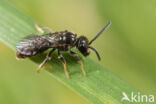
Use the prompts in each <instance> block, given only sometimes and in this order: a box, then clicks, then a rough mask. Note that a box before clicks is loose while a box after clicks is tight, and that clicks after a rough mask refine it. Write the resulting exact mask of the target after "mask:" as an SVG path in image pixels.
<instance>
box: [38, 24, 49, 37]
mask: <svg viewBox="0 0 156 104" xmlns="http://www.w3.org/2000/svg"><path fill="white" fill-rule="evenodd" d="M35 28H36V30H37V31H39V32H40V33H45V32H48V34H50V35H52V31H51V30H50V29H49V28H47V27H43V28H41V27H40V26H39V25H38V24H35Z"/></svg>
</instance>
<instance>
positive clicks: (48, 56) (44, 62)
mask: <svg viewBox="0 0 156 104" xmlns="http://www.w3.org/2000/svg"><path fill="white" fill-rule="evenodd" d="M54 51H55V49H52V50H51V51H50V52H49V53H48V54H47V56H46V58H45V59H44V61H43V62H42V63H41V64H40V65H39V67H38V68H37V72H40V70H41V68H42V67H43V66H44V65H45V64H46V63H47V61H48V60H50V59H51V54H52V53H53V52H54Z"/></svg>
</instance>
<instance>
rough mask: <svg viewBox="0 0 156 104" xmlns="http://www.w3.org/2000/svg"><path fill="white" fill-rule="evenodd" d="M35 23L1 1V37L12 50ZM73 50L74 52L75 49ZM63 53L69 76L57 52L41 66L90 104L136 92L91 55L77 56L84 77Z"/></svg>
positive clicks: (111, 102)
mask: <svg viewBox="0 0 156 104" xmlns="http://www.w3.org/2000/svg"><path fill="white" fill-rule="evenodd" d="M35 23H36V22H35V21H34V20H33V19H31V18H30V17H28V16H26V15H25V14H24V13H22V12H21V11H19V10H17V9H16V8H15V7H14V6H12V5H11V4H9V3H8V2H6V1H3V0H0V40H1V41H2V42H4V43H5V44H6V45H8V46H9V47H10V48H12V49H13V50H15V46H16V43H17V42H18V41H19V40H20V39H22V38H23V37H25V36H27V35H29V34H32V33H36V32H37V31H36V30H35V28H34V24H35ZM74 51H75V52H77V51H76V49H74ZM77 53H78V52H77ZM45 55H46V53H43V54H41V55H37V56H35V57H32V58H31V60H32V61H33V62H35V63H37V64H40V63H41V62H42V61H43V60H44V58H45ZM79 55H80V54H79ZM63 56H64V57H65V59H66V60H67V68H68V71H69V74H70V77H71V78H70V79H68V78H66V76H65V74H64V70H63V66H62V64H61V62H60V61H59V60H58V58H57V54H56V53H54V54H53V55H52V60H51V61H49V62H48V64H47V65H46V66H45V68H44V69H46V70H47V71H48V72H49V74H50V75H52V76H53V77H55V78H56V79H57V80H59V81H60V82H61V83H63V84H65V85H66V86H68V87H69V88H70V89H72V90H74V91H75V92H77V93H78V94H80V95H81V96H83V97H84V98H86V100H88V101H89V102H91V103H93V104H121V103H123V104H127V103H128V102H127V101H124V102H121V99H122V97H123V95H122V92H125V93H126V94H127V95H128V96H130V94H131V92H134V93H136V94H137V91H136V90H135V89H134V88H132V87H130V86H129V85H128V84H126V83H125V82H123V81H122V80H120V79H119V78H118V77H116V76H114V75H113V74H112V73H110V72H108V71H107V70H106V69H105V68H104V67H102V66H100V65H99V64H98V63H96V62H94V61H93V60H91V59H90V58H85V57H83V56H82V55H80V56H81V58H82V60H83V63H84V69H85V70H86V72H87V76H86V77H84V76H83V74H82V72H81V67H80V65H79V64H78V63H77V61H76V59H75V58H73V57H72V56H71V55H69V54H68V53H63Z"/></svg>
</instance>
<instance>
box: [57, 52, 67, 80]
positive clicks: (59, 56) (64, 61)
mask: <svg viewBox="0 0 156 104" xmlns="http://www.w3.org/2000/svg"><path fill="white" fill-rule="evenodd" d="M58 58H59V59H60V60H61V61H62V64H63V67H64V72H65V74H66V76H67V78H69V74H68V71H67V67H66V60H65V59H64V57H63V56H62V54H61V53H60V51H59V50H58Z"/></svg>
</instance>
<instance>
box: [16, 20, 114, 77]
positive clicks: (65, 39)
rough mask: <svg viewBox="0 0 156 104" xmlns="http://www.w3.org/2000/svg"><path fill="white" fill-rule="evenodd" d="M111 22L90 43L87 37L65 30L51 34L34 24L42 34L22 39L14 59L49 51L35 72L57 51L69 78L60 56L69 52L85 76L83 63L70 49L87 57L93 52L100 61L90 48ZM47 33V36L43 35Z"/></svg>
mask: <svg viewBox="0 0 156 104" xmlns="http://www.w3.org/2000/svg"><path fill="white" fill-rule="evenodd" d="M110 25H111V22H109V23H108V24H107V25H106V26H105V27H104V28H103V29H102V30H101V31H100V32H99V33H98V34H97V35H96V36H95V37H94V38H93V39H92V40H91V41H88V39H87V37H85V36H80V37H77V34H74V33H72V32H69V31H67V30H65V31H61V32H54V33H52V32H51V30H50V29H48V28H41V27H39V26H38V25H36V24H35V28H36V29H37V30H38V31H39V32H41V33H42V35H30V36H28V37H25V38H23V39H22V40H21V41H19V42H18V43H17V44H16V50H17V52H16V57H17V58H18V59H23V58H27V57H31V56H35V55H37V54H41V53H43V52H44V51H46V50H48V49H49V48H50V49H51V50H50V52H49V53H48V54H47V55H46V58H45V59H44V60H43V62H42V63H41V64H40V65H39V67H38V68H37V72H39V71H40V69H41V68H42V67H43V66H44V65H45V64H46V63H47V61H48V60H51V54H52V53H53V52H54V51H55V50H57V52H58V58H59V59H60V60H61V62H62V63H63V67H64V71H65V74H66V76H67V78H69V74H68V71H67V68H66V60H65V58H64V57H63V55H62V54H61V52H62V51H67V52H69V53H70V54H71V55H72V56H74V57H76V58H77V60H78V62H79V63H80V65H81V70H82V72H83V74H84V76H86V72H85V70H84V68H83V63H82V60H81V58H80V57H79V56H78V54H77V53H75V52H73V51H72V50H71V49H72V48H74V47H76V48H77V49H78V50H79V52H80V53H81V54H82V55H83V56H88V55H89V54H90V50H92V51H94V52H95V53H96V55H97V57H98V60H99V61H100V60H101V58H100V55H99V53H98V52H97V51H96V49H95V48H93V47H91V46H90V45H91V44H92V42H93V41H95V40H96V39H97V38H98V37H99V36H100V35H101V34H102V33H103V32H104V31H105V30H106V29H107V28H108V27H109V26H110ZM45 32H47V34H44V33H45Z"/></svg>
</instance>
